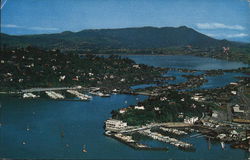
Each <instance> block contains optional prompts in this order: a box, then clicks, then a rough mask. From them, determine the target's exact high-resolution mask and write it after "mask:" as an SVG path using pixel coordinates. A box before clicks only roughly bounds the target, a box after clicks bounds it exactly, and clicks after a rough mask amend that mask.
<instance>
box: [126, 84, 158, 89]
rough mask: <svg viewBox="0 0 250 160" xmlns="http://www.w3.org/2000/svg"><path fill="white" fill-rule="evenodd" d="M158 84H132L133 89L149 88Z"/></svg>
mask: <svg viewBox="0 0 250 160" xmlns="http://www.w3.org/2000/svg"><path fill="white" fill-rule="evenodd" d="M155 86H157V84H139V85H135V86H131V87H130V88H131V89H140V88H147V87H155Z"/></svg>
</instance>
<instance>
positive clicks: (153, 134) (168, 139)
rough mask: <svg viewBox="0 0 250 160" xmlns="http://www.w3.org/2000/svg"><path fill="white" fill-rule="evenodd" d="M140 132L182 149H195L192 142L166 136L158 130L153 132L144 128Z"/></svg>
mask: <svg viewBox="0 0 250 160" xmlns="http://www.w3.org/2000/svg"><path fill="white" fill-rule="evenodd" d="M139 133H140V134H142V135H145V136H148V137H151V138H153V139H156V140H158V141H162V142H165V143H169V144H171V145H174V146H176V147H179V148H181V149H194V147H193V145H192V144H189V143H186V142H182V141H180V140H178V139H175V138H171V137H169V136H164V135H162V134H160V133H157V132H151V131H150V130H149V129H148V130H143V131H139Z"/></svg>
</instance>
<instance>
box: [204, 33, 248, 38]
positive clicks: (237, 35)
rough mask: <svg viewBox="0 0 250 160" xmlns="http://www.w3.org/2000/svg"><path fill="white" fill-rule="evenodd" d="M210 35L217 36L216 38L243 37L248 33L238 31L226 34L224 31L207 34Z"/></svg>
mask: <svg viewBox="0 0 250 160" xmlns="http://www.w3.org/2000/svg"><path fill="white" fill-rule="evenodd" d="M206 35H208V36H210V37H215V38H243V37H247V36H248V34H246V33H237V34H224V33H221V34H210V33H208V34H206Z"/></svg>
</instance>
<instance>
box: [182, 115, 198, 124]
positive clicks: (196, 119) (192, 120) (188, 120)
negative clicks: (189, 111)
mask: <svg viewBox="0 0 250 160" xmlns="http://www.w3.org/2000/svg"><path fill="white" fill-rule="evenodd" d="M198 119H199V118H198V117H191V118H185V119H184V123H189V124H194V123H195V122H196V121H198Z"/></svg>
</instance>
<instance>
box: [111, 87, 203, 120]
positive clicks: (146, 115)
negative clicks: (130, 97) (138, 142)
mask: <svg viewBox="0 0 250 160" xmlns="http://www.w3.org/2000/svg"><path fill="white" fill-rule="evenodd" d="M164 97H165V98H167V99H166V100H163V99H164ZM138 106H144V108H145V109H144V110H139V109H134V107H132V106H130V107H128V109H127V111H126V112H125V113H119V111H118V110H116V111H112V117H113V118H115V119H120V120H123V121H125V122H127V123H128V124H129V125H143V124H147V123H151V122H180V121H183V120H184V118H185V117H195V116H198V117H201V116H202V113H203V112H205V111H206V109H207V108H205V106H203V105H202V103H200V102H196V101H194V100H193V99H191V97H190V95H188V94H181V93H178V92H175V91H171V92H168V93H164V94H162V95H161V96H157V97H155V98H150V99H147V100H145V101H143V102H139V103H138ZM181 113H182V114H181Z"/></svg>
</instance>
